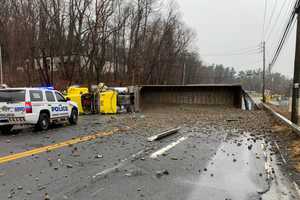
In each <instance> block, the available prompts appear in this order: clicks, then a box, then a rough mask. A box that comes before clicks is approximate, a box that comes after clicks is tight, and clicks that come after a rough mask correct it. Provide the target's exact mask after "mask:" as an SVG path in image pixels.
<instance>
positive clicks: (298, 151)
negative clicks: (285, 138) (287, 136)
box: [291, 138, 300, 173]
mask: <svg viewBox="0 0 300 200" xmlns="http://www.w3.org/2000/svg"><path fill="white" fill-rule="evenodd" d="M291 149H292V154H291V158H292V159H293V161H294V167H295V169H296V170H297V172H298V173H300V138H299V139H298V140H296V141H293V142H292V144H291Z"/></svg>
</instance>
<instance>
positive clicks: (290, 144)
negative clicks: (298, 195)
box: [270, 122, 300, 184]
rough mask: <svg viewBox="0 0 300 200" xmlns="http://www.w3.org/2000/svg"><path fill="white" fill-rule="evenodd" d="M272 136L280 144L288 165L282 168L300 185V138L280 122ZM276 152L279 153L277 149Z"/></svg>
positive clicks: (275, 126)
mask: <svg viewBox="0 0 300 200" xmlns="http://www.w3.org/2000/svg"><path fill="white" fill-rule="evenodd" d="M270 136H271V138H272V140H273V141H274V142H276V143H277V144H278V146H279V147H280V152H281V154H282V156H283V157H284V159H285V160H286V161H287V164H286V165H283V166H282V167H283V168H285V170H284V171H286V172H287V175H288V176H289V177H291V178H292V179H293V180H294V181H296V182H297V183H298V184H300V137H299V136H298V135H297V134H296V133H294V132H293V131H292V130H291V129H290V128H289V127H287V126H285V125H283V124H281V123H280V122H278V123H277V124H275V125H274V126H273V127H272V132H271V135H270ZM274 152H276V153H279V152H277V149H275V148H274Z"/></svg>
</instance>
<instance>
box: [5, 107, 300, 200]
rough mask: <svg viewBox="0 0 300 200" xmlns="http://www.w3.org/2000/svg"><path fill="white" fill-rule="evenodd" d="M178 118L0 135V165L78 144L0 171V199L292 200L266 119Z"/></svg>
mask: <svg viewBox="0 0 300 200" xmlns="http://www.w3.org/2000/svg"><path fill="white" fill-rule="evenodd" d="M180 113H182V115H180V116H179V115H170V113H164V114H161V112H160V111H158V112H154V113H143V114H134V115H118V116H97V115H94V116H82V117H81V119H80V123H79V125H77V126H64V127H55V128H53V129H51V130H49V131H47V132H34V131H32V130H31V129H26V130H23V131H21V132H20V133H19V134H16V135H9V136H3V135H2V136H0V156H1V157H3V156H7V155H15V154H16V153H20V152H26V151H32V150H34V149H37V148H40V147H45V146H55V145H56V144H61V143H64V142H65V141H70V140H71V141H72V140H73V139H75V140H76V139H78V138H79V140H78V141H77V140H76V141H77V142H76V143H74V144H68V145H65V146H62V147H59V148H56V149H53V150H45V151H43V152H41V153H37V154H34V155H30V156H26V157H21V158H16V159H15V160H12V161H8V162H3V163H1V164H0V183H1V185H0V199H51V200H52V199H57V200H58V199H75V200H76V199H78V200H79V199H80V200H81V199H128V200H131V199H153V200H154V199H155V200H156V199H188V200H196V199H205V200H210V199H217V200H218V199H221V200H225V199H227V200H229V199H231V200H234V199H237V200H243V199H245V200H248V199H249V200H252V199H253V200H254V199H270V200H273V199H274V200H277V199H278V200H279V199H299V196H297V195H298V193H297V192H298V191H297V190H296V189H295V188H294V186H293V184H292V183H291V182H290V181H289V179H288V178H286V177H285V176H284V175H283V174H284V173H282V172H281V171H280V166H278V165H277V164H278V163H279V162H280V160H278V157H277V156H276V155H274V153H273V152H272V151H271V150H270V149H271V144H270V142H269V141H268V140H267V139H266V138H265V137H263V134H264V132H263V131H264V130H263V129H262V127H261V126H265V125H264V124H265V121H264V120H266V121H268V120H270V119H269V118H268V117H265V119H264V120H262V119H260V120H259V121H262V122H261V124H259V123H260V122H255V124H256V127H254V128H253V124H250V125H249V121H248V120H249V119H250V120H252V121H253V119H256V118H257V117H259V116H260V115H264V113H246V112H245V111H242V112H241V111H239V112H237V110H235V109H233V110H226V112H224V110H221V111H215V110H211V109H208V110H200V111H197V112H195V113H196V114H195V113H192V114H191V112H190V110H187V111H186V110H182V109H181V110H180ZM225 113H226V114H225ZM234 113H237V114H234ZM208 116H209V117H208ZM270 123H271V122H270ZM176 126H181V127H182V129H181V130H180V131H179V132H178V133H177V134H174V135H172V136H169V137H167V138H164V139H162V140H159V141H155V142H148V141H147V138H148V137H149V136H152V135H154V134H157V133H158V132H159V131H162V130H164V129H166V128H172V127H176ZM248 126H249V127H248ZM263 128H264V129H268V127H263ZM110 131H111V134H103V133H108V132H110ZM95 134H97V135H98V137H92V138H89V139H88V140H83V141H80V139H81V138H83V137H86V136H90V135H95ZM0 161H1V158H0Z"/></svg>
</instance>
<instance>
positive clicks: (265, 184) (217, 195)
mask: <svg viewBox="0 0 300 200" xmlns="http://www.w3.org/2000/svg"><path fill="white" fill-rule="evenodd" d="M268 155H269V154H268V153H267V148H266V143H265V141H264V140H259V139H257V138H253V137H251V136H250V134H245V135H244V136H241V137H238V138H232V139H228V140H227V141H225V142H224V143H223V144H222V145H221V147H220V148H219V150H218V151H217V153H216V155H215V156H214V157H213V159H212V160H211V161H210V162H209V164H208V166H207V167H206V168H205V169H203V170H202V173H201V176H200V179H199V180H198V181H197V182H195V183H194V184H193V185H194V187H193V190H192V193H191V195H190V196H189V197H188V199H189V200H196V199H197V200H199V199H206V200H216V199H222V200H224V199H225V200H234V199H237V200H252V199H253V200H254V199H270V200H271V199H272V200H276V199H289V198H291V199H292V197H293V196H292V194H291V193H290V192H289V190H288V189H287V188H286V187H282V188H279V187H278V185H280V186H282V185H284V184H282V183H278V182H279V181H281V180H279V179H278V178H276V175H275V172H274V168H273V167H272V165H274V161H273V162H271V160H272V159H270V157H269V156H268ZM276 169H278V168H276ZM278 171H279V170H278ZM274 177H275V178H274ZM274 182H275V183H274ZM281 194H285V196H284V197H287V198H282V195H281ZM277 197H278V198H277Z"/></svg>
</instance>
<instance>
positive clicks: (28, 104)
mask: <svg viewBox="0 0 300 200" xmlns="http://www.w3.org/2000/svg"><path fill="white" fill-rule="evenodd" d="M25 112H26V113H32V104H31V102H25Z"/></svg>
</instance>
